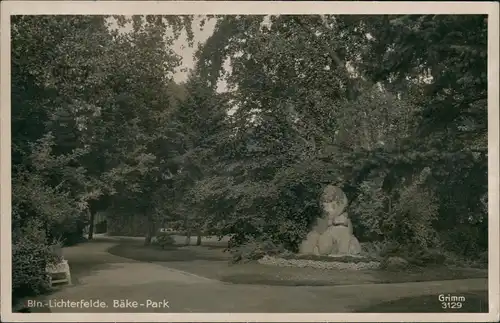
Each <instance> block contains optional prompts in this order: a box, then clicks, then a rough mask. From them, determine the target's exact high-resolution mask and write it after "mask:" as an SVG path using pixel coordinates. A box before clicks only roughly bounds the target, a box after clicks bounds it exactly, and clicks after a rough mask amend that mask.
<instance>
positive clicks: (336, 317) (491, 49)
mask: <svg viewBox="0 0 500 323" xmlns="http://www.w3.org/2000/svg"><path fill="white" fill-rule="evenodd" d="M319 13H323V14H326V13H329V14H488V15H489V17H488V18H489V19H488V82H489V86H488V142H489V143H488V148H489V155H488V175H489V176H488V178H489V180H488V185H489V195H488V197H489V199H488V200H489V205H488V207H489V220H488V221H489V222H488V232H489V246H490V248H489V259H490V261H489V268H488V269H489V306H490V309H489V313H481V314H477V313H476V314H468V313H462V314H459V313H456V314H454V313H448V314H445V313H440V314H422V313H420V314H419V313H407V314H393V313H391V314H382V313H364V314H362V313H349V314H340V313H332V314H328V313H321V314H320V313H315V314H309V313H296V314H285V313H283V314H280V313H272V314H269V313H242V314H230V313H217V314H215V313H205V314H203V313H197V314H193V313H165V314H156V313H155V314H147V313H141V314H135V313H129V314H125V313H122V314H118V313H103V314H84V313H75V314H69V313H64V314H63V313H57V314H52V313H50V314H49V313H47V314H45V313H40V314H32V313H12V308H11V272H12V268H11V266H12V265H11V254H12V250H11V247H10V246H11V230H10V226H11V217H10V214H11V182H10V166H11V165H10V15H16V14H32V15H36V14H39V15H40V14H50V15H53V14H54V15H56V14H80V15H81V14H89V15H91V14H94V15H95V14H116V15H132V14H169V15H176V14H319ZM498 13H499V5H498V3H496V2H406V1H394V2H389V1H387V2H361V1H353V2H351V1H339V2H337V1H324V2H316V1H296V2H293V1H273V2H267V1H266V2H263V1H255V2H253V1H252V2H250V1H227V2H226V1H2V3H1V53H2V55H1V71H2V73H1V87H0V89H1V92H0V94H1V95H2V96H1V109H0V129H1V131H2V133H1V136H0V165H1V168H0V179H1V185H0V197H1V204H0V211H1V215H2V216H1V228H2V231H1V232H2V234H1V242H2V247H1V264H2V271H1V296H2V297H0V299H1V314H2V319H3V321H8V322H14V321H16V322H92V321H93V322H116V321H122V322H127V321H128V322H131V321H134V322H207V321H208V322H251V321H253V322H285V321H290V322H336V321H338V322H342V321H359V322H377V321H380V322H403V321H413V322H415V321H420V322H437V321H442V322H480V321H482V322H484V321H490V322H493V321H498V319H499V305H500V304H499V282H500V280H499V272H500V270H499V253H498V252H497V248H496V247H495V246H498V245H499V212H498V210H499V200H500V197H499V185H500V182H499V178H500V176H499V127H498V125H499V74H498V73H499V72H498V71H499V69H500V65H499V58H498V57H499V47H498V44H499V42H498V40H499V16H498Z"/></svg>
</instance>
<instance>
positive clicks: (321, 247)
mask: <svg viewBox="0 0 500 323" xmlns="http://www.w3.org/2000/svg"><path fill="white" fill-rule="evenodd" d="M347 204H348V200H347V196H346V195H345V193H344V192H343V191H342V190H341V189H340V188H339V187H337V186H333V185H328V186H327V187H326V188H325V189H324V191H323V194H322V195H321V207H322V209H323V217H321V218H319V219H318V220H317V223H316V225H315V226H314V227H313V228H312V230H311V232H309V234H308V235H307V237H306V239H305V240H304V241H303V242H302V244H301V246H300V250H299V252H300V253H301V254H314V255H321V256H326V255H331V256H333V255H357V254H359V253H360V252H361V245H360V244H359V241H358V239H357V238H356V237H355V236H354V234H353V229H352V223H351V220H350V219H349V216H348V214H347V212H346V208H347Z"/></svg>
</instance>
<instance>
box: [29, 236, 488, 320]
mask: <svg viewBox="0 0 500 323" xmlns="http://www.w3.org/2000/svg"><path fill="white" fill-rule="evenodd" d="M115 240H117V239H107V241H100V242H91V243H85V244H81V245H78V246H75V247H70V248H65V249H64V254H65V257H66V259H68V261H69V264H70V266H71V269H72V274H73V276H74V277H75V284H74V285H73V286H67V287H63V288H61V289H60V290H58V291H56V292H54V293H53V294H51V295H49V296H46V297H44V299H45V302H48V301H49V300H70V301H80V300H86V301H90V300H100V301H103V302H104V303H105V304H106V305H107V307H105V308H78V309H75V308H63V307H59V308H56V307H51V308H50V309H48V308H44V309H34V311H35V312H36V311H39V312H47V311H50V312H52V313H61V312H73V313H74V312H136V313H137V312H143V313H144V312H177V313H179V312H261V313H262V312H278V313H283V312H295V313H300V312H303V313H304V312H305V313H313V312H322V313H326V312H330V313H331V312H351V311H353V310H355V309H358V308H360V307H364V306H370V305H373V304H374V303H378V302H384V301H388V300H393V299H398V298H402V297H416V296H421V295H434V294H435V295H436V302H437V295H438V294H443V293H444V294H446V293H455V294H456V293H460V292H468V291H480V290H486V289H487V286H488V282H487V280H486V279H467V280H460V281H450V280H448V281H439V282H421V283H403V284H365V285H357V286H353V285H349V286H321V287H305V286H304V287H288V286H262V285H240V284H238V285H232V284H228V283H223V282H220V281H216V280H211V279H208V278H204V277H200V276H197V275H193V274H190V273H186V272H182V271H179V270H175V269H171V268H168V263H161V264H160V263H159V264H157V263H146V262H137V261H133V260H129V259H126V258H122V257H118V256H114V255H111V254H109V253H107V252H106V250H107V249H108V248H109V247H111V246H113V245H114V244H116V243H117V242H116V241H115ZM125 301H129V305H130V303H132V302H134V301H135V302H137V306H136V308H133V307H130V306H129V307H128V308H123V307H119V306H118V305H120V304H122V303H123V304H125V303H124V302H125ZM165 302H167V303H168V306H164V305H165ZM141 304H142V305H141ZM154 304H156V305H158V306H159V307H153V305H154ZM162 304H163V305H162Z"/></svg>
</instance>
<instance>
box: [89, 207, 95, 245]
mask: <svg viewBox="0 0 500 323" xmlns="http://www.w3.org/2000/svg"><path fill="white" fill-rule="evenodd" d="M95 213H96V212H95V211H93V210H91V209H90V208H87V214H88V215H89V222H90V225H89V236H88V239H89V240H92V239H93V238H94V221H95Z"/></svg>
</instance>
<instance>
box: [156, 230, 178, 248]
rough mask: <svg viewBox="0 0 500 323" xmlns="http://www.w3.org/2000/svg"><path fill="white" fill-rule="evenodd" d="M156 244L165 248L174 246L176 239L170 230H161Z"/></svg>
mask: <svg viewBox="0 0 500 323" xmlns="http://www.w3.org/2000/svg"><path fill="white" fill-rule="evenodd" d="M155 241H156V244H157V245H159V246H160V247H161V248H162V249H165V247H167V246H172V245H174V244H175V239H174V237H172V235H171V234H170V233H169V232H160V233H158V234H157V235H156V239H155Z"/></svg>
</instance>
